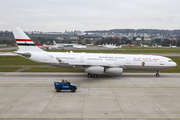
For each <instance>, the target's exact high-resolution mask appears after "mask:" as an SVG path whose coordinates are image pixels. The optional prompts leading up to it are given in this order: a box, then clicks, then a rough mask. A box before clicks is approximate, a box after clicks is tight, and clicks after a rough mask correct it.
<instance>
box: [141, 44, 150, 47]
mask: <svg viewBox="0 0 180 120" xmlns="http://www.w3.org/2000/svg"><path fill="white" fill-rule="evenodd" d="M141 47H149V46H148V45H143V44H141Z"/></svg>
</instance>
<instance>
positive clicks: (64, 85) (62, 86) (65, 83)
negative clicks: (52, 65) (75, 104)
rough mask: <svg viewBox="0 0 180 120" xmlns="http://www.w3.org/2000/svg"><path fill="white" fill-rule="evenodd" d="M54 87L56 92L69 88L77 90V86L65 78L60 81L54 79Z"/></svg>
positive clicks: (72, 90)
mask: <svg viewBox="0 0 180 120" xmlns="http://www.w3.org/2000/svg"><path fill="white" fill-rule="evenodd" d="M54 87H55V89H56V92H61V90H71V92H75V91H76V90H77V86H76V85H74V84H71V83H70V82H68V81H67V80H62V81H61V82H60V81H54Z"/></svg>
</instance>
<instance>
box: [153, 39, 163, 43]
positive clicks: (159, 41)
mask: <svg viewBox="0 0 180 120" xmlns="http://www.w3.org/2000/svg"><path fill="white" fill-rule="evenodd" d="M162 41H164V38H152V39H151V42H153V43H162Z"/></svg>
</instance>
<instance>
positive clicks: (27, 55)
mask: <svg viewBox="0 0 180 120" xmlns="http://www.w3.org/2000/svg"><path fill="white" fill-rule="evenodd" d="M14 53H16V54H19V55H22V56H24V57H27V58H29V57H31V53H29V52H21V51H14Z"/></svg>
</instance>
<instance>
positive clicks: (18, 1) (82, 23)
mask: <svg viewBox="0 0 180 120" xmlns="http://www.w3.org/2000/svg"><path fill="white" fill-rule="evenodd" d="M12 27H21V28H22V29H23V30H24V31H32V30H38V31H61V32H64V31H65V30H69V31H71V30H81V31H85V30H109V29H126V28H129V29H169V30H173V29H180V0H0V30H3V31H4V30H11V29H12Z"/></svg>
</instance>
